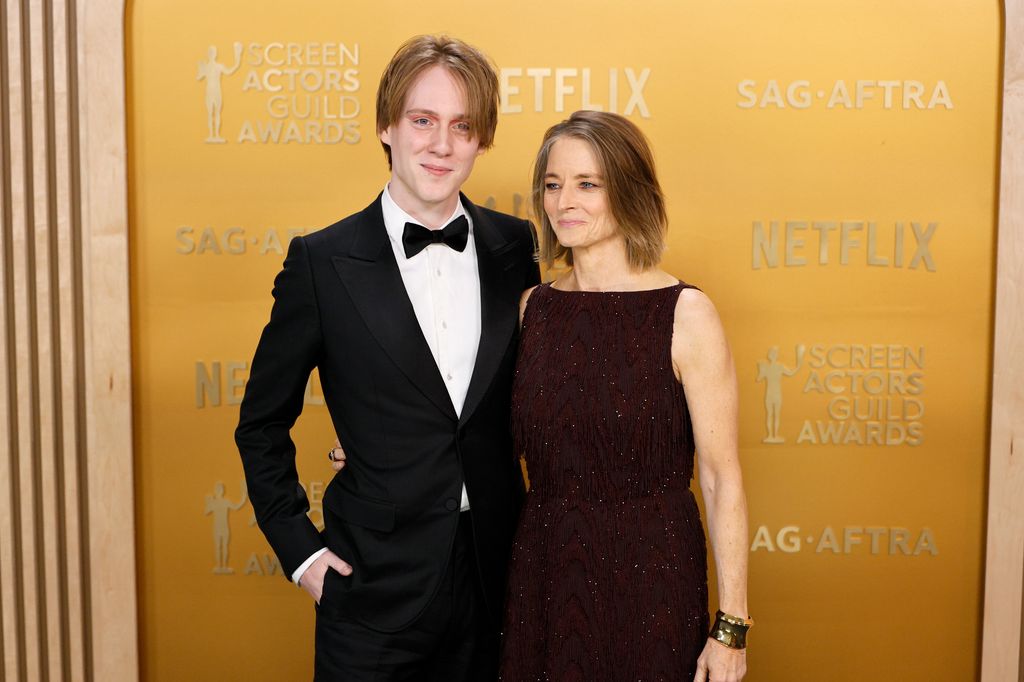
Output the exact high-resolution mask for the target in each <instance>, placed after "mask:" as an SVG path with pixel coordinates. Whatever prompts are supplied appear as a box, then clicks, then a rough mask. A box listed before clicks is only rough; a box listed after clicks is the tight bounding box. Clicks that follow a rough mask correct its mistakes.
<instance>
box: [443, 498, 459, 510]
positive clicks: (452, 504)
mask: <svg viewBox="0 0 1024 682" xmlns="http://www.w3.org/2000/svg"><path fill="white" fill-rule="evenodd" d="M444 507H445V509H447V510H448V511H455V510H456V509H458V508H459V503H458V500H456V499H455V498H454V497H449V498H448V499H447V500H445V501H444Z"/></svg>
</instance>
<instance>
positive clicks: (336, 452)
mask: <svg viewBox="0 0 1024 682" xmlns="http://www.w3.org/2000/svg"><path fill="white" fill-rule="evenodd" d="M328 458H329V459H330V460H331V468H332V469H334V471H335V473H337V472H339V471H341V470H342V469H344V468H345V451H344V450H342V449H341V441H339V440H338V439H337V438H335V439H334V447H333V448H331V451H330V453H328Z"/></svg>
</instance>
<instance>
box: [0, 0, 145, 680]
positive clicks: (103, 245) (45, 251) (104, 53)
mask: <svg viewBox="0 0 1024 682" xmlns="http://www.w3.org/2000/svg"><path fill="white" fill-rule="evenodd" d="M79 9H80V8H79V7H77V6H76V4H75V0H0V19H2V22H0V26H2V29H0V30H3V31H4V40H3V50H2V54H0V81H2V82H0V86H2V87H0V90H2V93H0V110H2V125H0V155H2V158H3V175H2V179H3V181H2V183H0V193H2V211H0V218H2V221H0V226H2V229H0V284H2V288H0V315H2V317H3V321H4V331H3V334H2V335H0V362H2V363H3V381H2V382H0V440H2V442H3V445H2V446H0V537H2V538H3V542H2V543H0V654H2V656H0V659H2V661H3V663H2V668H0V677H2V679H9V680H48V681H52V682H61V681H65V680H76V681H77V680H93V679H117V680H131V679H137V677H138V673H137V664H136V658H137V654H136V648H137V643H136V633H135V582H134V572H135V567H134V529H133V524H132V519H133V513H132V504H133V497H132V486H131V482H132V468H131V464H132V460H131V429H130V383H129V380H130V376H131V368H130V366H129V365H128V363H127V362H126V361H125V360H126V359H127V358H129V357H130V348H129V345H128V305H129V304H128V295H127V272H128V268H127V260H126V257H125V254H126V253H127V249H126V241H125V240H126V236H127V224H126V210H125V208H126V207H125V204H124V195H125V186H124V167H125V162H126V156H125V147H124V132H125V131H124V117H123V106H124V102H123V73H124V59H123V45H122V41H121V39H120V36H121V35H122V25H123V10H124V4H123V2H110V1H100V2H93V3H90V7H89V12H88V14H86V15H82V14H79V12H78V10H79ZM86 81H88V82H91V83H92V84H93V86H94V87H93V88H91V89H90V88H87V87H86V86H85V83H86ZM83 93H84V94H85V96H84V97H83V96H82V95H83ZM83 142H87V143H88V144H86V145H85V146H84V148H83ZM83 177H88V178H89V182H87V183H85V184H84V186H83V182H82V178H83ZM92 259H95V262H96V264H97V267H96V269H95V270H91V269H89V268H88V267H87V266H86V263H87V262H89V261H90V260H92ZM87 301H88V302H90V306H89V307H87V306H86V302H87ZM118 325H120V326H118ZM87 330H95V332H96V333H95V334H87V333H86V331H87ZM95 372H99V373H100V376H99V378H98V379H97V378H95V374H94V373H95ZM90 392H91V393H90ZM89 434H91V436H92V437H91V438H87V435H89ZM90 448H91V449H90ZM90 452H91V453H95V454H94V455H93V456H92V457H90V456H89V453H90ZM90 480H93V481H97V483H96V484H95V486H94V487H93V488H92V489H91V490H90V486H89V481H90ZM90 493H92V495H91V494H90ZM93 495H95V496H96V497H94V496H93ZM90 519H95V520H96V522H97V526H96V527H97V528H98V530H96V531H95V532H94V531H93V525H92V524H91V523H90ZM94 604H100V605H101V606H100V608H97V609H94V608H93V605H94Z"/></svg>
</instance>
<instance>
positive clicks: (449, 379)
mask: <svg viewBox="0 0 1024 682" xmlns="http://www.w3.org/2000/svg"><path fill="white" fill-rule="evenodd" d="M451 380H452V373H451V372H448V381H451Z"/></svg>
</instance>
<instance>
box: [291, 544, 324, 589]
mask: <svg viewBox="0 0 1024 682" xmlns="http://www.w3.org/2000/svg"><path fill="white" fill-rule="evenodd" d="M326 551H327V548H326V547H324V548H323V549H319V550H317V551H315V552H313V554H311V555H310V557H309V558H308V559H306V560H305V561H303V562H302V563H301V564H299V567H298V568H296V569H295V572H294V573H292V582H293V583H295V587H302V585H299V581H300V580H302V574H303V573H305V572H306V569H307V568H309V567H310V566H311V565H312V564H313V562H314V561H316V560H317V559H319V558H320V557H321V556H322V555H323V553H324V552H326Z"/></svg>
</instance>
